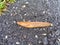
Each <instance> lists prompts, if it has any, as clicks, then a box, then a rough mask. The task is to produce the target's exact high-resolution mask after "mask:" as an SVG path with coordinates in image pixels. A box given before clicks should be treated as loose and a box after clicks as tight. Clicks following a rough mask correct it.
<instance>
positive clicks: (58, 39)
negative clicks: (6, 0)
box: [0, 0, 60, 45]
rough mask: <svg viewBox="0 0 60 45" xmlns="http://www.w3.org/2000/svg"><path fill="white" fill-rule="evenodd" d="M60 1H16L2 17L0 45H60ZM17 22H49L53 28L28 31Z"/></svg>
mask: <svg viewBox="0 0 60 45" xmlns="http://www.w3.org/2000/svg"><path fill="white" fill-rule="evenodd" d="M59 3H60V1H59V0H16V2H15V3H14V4H10V5H9V7H8V10H7V11H6V12H4V13H3V15H2V16H0V45H60V15H59V14H60V13H59V11H60V9H59V7H60V5H59ZM16 21H48V22H51V23H53V25H54V26H53V27H47V28H33V29H27V28H24V27H21V26H18V25H17V24H16Z"/></svg>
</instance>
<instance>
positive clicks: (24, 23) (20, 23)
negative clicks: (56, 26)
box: [17, 22, 52, 28]
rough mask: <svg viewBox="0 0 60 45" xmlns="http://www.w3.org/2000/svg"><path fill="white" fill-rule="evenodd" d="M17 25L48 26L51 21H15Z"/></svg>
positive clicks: (28, 26) (27, 26)
mask: <svg viewBox="0 0 60 45" xmlns="http://www.w3.org/2000/svg"><path fill="white" fill-rule="evenodd" d="M17 24H18V25H21V26H23V27H26V28H38V27H49V26H51V24H52V23H49V22H17Z"/></svg>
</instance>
